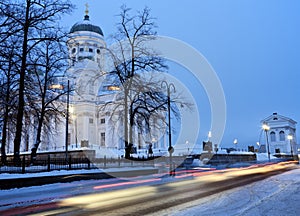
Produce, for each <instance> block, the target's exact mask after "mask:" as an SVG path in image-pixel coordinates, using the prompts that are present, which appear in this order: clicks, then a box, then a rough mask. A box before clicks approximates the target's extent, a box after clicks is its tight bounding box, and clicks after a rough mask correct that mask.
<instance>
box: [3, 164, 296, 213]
mask: <svg viewBox="0 0 300 216" xmlns="http://www.w3.org/2000/svg"><path fill="white" fill-rule="evenodd" d="M295 167H297V166H296V165H295V164H291V163H279V164H269V165H259V166H252V167H248V168H235V169H228V170H214V171H209V172H191V173H184V174H183V173H181V174H177V175H176V176H175V177H172V178H171V177H167V178H164V177H162V176H152V177H151V178H137V179H135V180H133V181H132V180H131V181H119V180H115V182H107V183H101V184H99V183H98V185H97V182H94V183H93V184H91V185H92V187H91V185H85V184H83V185H81V189H80V188H78V186H77V190H82V189H83V190H84V188H87V189H86V194H85V195H78V194H79V193H78V191H77V193H76V190H74V188H72V189H71V188H68V187H65V188H64V189H61V190H60V193H58V194H56V195H55V194H53V193H52V192H51V189H48V190H49V193H50V192H51V193H50V194H52V196H50V197H44V199H49V200H48V201H47V200H44V202H41V203H40V204H34V205H27V206H20V207H19V208H14V209H7V210H5V211H2V212H0V214H1V215H4V214H5V215H15V214H27V215H41V214H42V215H99V214H101V215H145V214H153V213H155V212H160V211H161V210H162V209H168V208H171V207H174V206H178V205H181V204H183V203H189V202H192V201H195V200H199V199H203V198H204V197H207V196H209V195H212V194H216V193H219V192H222V191H226V190H229V189H232V188H236V187H239V186H243V185H247V184H249V183H252V182H255V181H259V180H263V179H265V178H268V177H270V176H272V175H276V174H279V173H282V172H284V171H287V170H291V169H294V168H295ZM84 182H85V181H84ZM84 182H83V183H84ZM70 187H71V186H70ZM62 190H64V191H62ZM42 192H43V193H48V191H47V190H42ZM34 193H35V194H36V193H37V192H34ZM64 194H67V195H65V196H66V197H63V195H64ZM76 194H77V195H76ZM0 198H1V199H2V197H0ZM27 198H28V196H27ZM21 199H22V197H21ZM12 200H15V199H14V198H12Z"/></svg>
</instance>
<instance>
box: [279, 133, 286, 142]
mask: <svg viewBox="0 0 300 216" xmlns="http://www.w3.org/2000/svg"><path fill="white" fill-rule="evenodd" d="M279 140H280V141H285V134H284V131H280V132H279Z"/></svg>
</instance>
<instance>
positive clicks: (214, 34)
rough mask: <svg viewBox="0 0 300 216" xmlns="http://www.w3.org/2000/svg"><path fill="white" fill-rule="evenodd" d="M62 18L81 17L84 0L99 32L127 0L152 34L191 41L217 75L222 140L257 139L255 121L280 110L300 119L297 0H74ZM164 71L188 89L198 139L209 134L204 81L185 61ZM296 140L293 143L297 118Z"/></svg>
mask: <svg viewBox="0 0 300 216" xmlns="http://www.w3.org/2000/svg"><path fill="white" fill-rule="evenodd" d="M72 2H73V3H74V4H75V5H76V7H77V8H76V9H75V10H74V12H73V14H72V15H71V16H66V17H64V18H63V23H62V25H63V26H66V27H68V28H71V26H72V25H73V24H74V23H75V22H77V21H81V20H82V19H83V16H84V10H85V6H84V4H85V3H86V2H87V3H88V4H89V11H90V13H89V14H90V20H91V21H92V22H93V23H94V24H96V25H99V26H100V27H101V29H102V30H103V32H104V36H105V38H107V37H108V36H109V35H110V34H112V33H114V32H115V31H116V28H115V24H116V23H117V22H118V17H117V16H116V15H117V14H119V12H120V6H121V5H122V4H124V3H125V4H126V5H127V7H129V8H132V9H133V11H136V10H141V9H143V8H144V6H148V7H149V8H151V14H152V16H153V17H155V18H156V19H157V20H156V24H157V25H158V29H157V32H158V35H163V36H168V37H172V38H176V39H178V40H180V41H183V42H185V43H187V44H189V45H190V46H192V47H194V48H195V49H197V50H198V51H199V52H200V53H201V54H202V55H203V56H204V57H205V58H206V59H207V61H208V62H209V63H210V64H211V66H212V67H213V69H214V70H215V72H216V74H217V75H218V77H219V79H220V82H221V84H222V87H223V89H224V94H225V97H226V104H227V113H226V119H227V121H226V128H225V133H224V137H223V140H222V142H221V144H220V145H221V147H226V146H229V147H232V146H233V140H234V139H235V138H237V139H238V145H239V146H240V147H242V146H247V145H255V143H256V142H257V141H259V135H260V130H261V125H260V121H261V120H262V119H264V118H265V117H267V116H269V115H271V114H272V113H273V112H278V114H280V115H284V116H287V117H290V118H292V119H294V120H295V121H297V122H300V100H299V96H300V87H299V85H300V75H299V72H300V12H299V11H300V1H298V0H264V1H261V0H243V1H237V0H186V1H179V0H139V1H134V0H128V1H125V0H123V1H122V0H109V1H102V0H86V1H82V0H73V1H72ZM170 73H171V74H172V73H173V74H174V76H176V77H177V78H178V79H180V80H181V79H185V81H184V83H185V86H186V87H187V88H189V89H190V91H191V92H192V94H193V96H194V99H195V100H197V106H198V110H199V116H200V133H199V141H202V140H206V139H207V133H208V131H209V130H210V124H211V117H210V115H211V111H210V104H209V100H208V98H207V96H206V93H205V90H204V89H203V87H202V86H201V85H200V84H199V83H197V82H195V80H194V79H193V77H192V76H189V75H188V74H189V72H188V71H186V69H184V68H182V67H180V66H176V65H175V64H173V63H170ZM297 128H298V132H297V135H298V143H299V137H300V133H299V130H300V129H299V126H298V127H297Z"/></svg>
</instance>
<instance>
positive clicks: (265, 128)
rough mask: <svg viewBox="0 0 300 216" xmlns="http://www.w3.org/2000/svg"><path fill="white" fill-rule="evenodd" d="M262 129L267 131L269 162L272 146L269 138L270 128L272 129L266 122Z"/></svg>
mask: <svg viewBox="0 0 300 216" xmlns="http://www.w3.org/2000/svg"><path fill="white" fill-rule="evenodd" d="M262 129H263V130H264V131H265V133H266V141H267V147H268V158H269V162H270V146H269V139H268V130H270V126H269V125H267V124H266V123H264V124H263V125H262Z"/></svg>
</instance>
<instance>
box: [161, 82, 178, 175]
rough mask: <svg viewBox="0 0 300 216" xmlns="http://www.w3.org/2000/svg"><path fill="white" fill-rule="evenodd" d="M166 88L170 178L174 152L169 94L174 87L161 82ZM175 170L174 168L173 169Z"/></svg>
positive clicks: (171, 84)
mask: <svg viewBox="0 0 300 216" xmlns="http://www.w3.org/2000/svg"><path fill="white" fill-rule="evenodd" d="M163 85H165V87H166V88H167V95H168V124H169V131H168V132H169V148H168V152H169V155H170V176H172V175H174V174H173V171H172V154H173V152H174V148H173V147H172V135H171V101H170V93H171V88H173V92H175V86H174V84H173V83H170V84H168V83H167V82H166V81H162V83H161V86H162V87H163ZM174 168H175V167H174Z"/></svg>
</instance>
